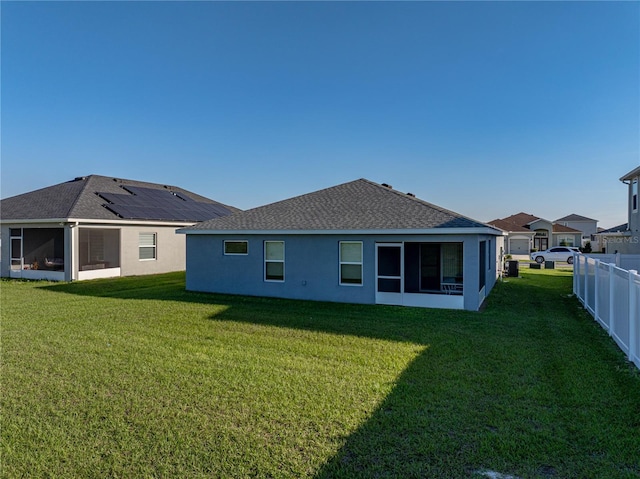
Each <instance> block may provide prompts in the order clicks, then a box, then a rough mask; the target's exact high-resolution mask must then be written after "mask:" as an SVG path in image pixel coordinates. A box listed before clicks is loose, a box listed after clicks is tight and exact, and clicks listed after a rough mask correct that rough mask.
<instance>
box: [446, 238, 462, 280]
mask: <svg viewBox="0 0 640 479" xmlns="http://www.w3.org/2000/svg"><path fill="white" fill-rule="evenodd" d="M441 251H442V279H443V280H444V281H445V282H451V283H462V271H463V269H462V268H463V266H462V243H443V244H442V246H441Z"/></svg>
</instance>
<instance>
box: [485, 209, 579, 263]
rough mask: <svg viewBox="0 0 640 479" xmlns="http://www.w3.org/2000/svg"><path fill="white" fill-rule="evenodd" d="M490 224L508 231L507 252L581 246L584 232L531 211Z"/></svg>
mask: <svg viewBox="0 0 640 479" xmlns="http://www.w3.org/2000/svg"><path fill="white" fill-rule="evenodd" d="M488 224H490V225H492V226H495V227H496V228H500V229H501V230H503V231H505V232H506V233H507V239H506V241H505V253H507V254H526V255H528V254H529V252H531V251H532V250H537V251H543V250H546V249H548V248H551V247H553V246H580V245H581V242H582V232H581V231H578V230H577V229H574V228H571V227H569V226H564V225H562V224H558V223H554V222H551V221H548V220H545V219H543V218H539V217H537V216H534V215H531V214H529V213H517V214H515V215H511V216H508V217H506V218H502V219H497V220H493V221H489V223H488Z"/></svg>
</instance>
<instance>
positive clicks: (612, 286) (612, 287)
mask: <svg viewBox="0 0 640 479" xmlns="http://www.w3.org/2000/svg"><path fill="white" fill-rule="evenodd" d="M615 268H616V265H615V264H612V263H609V324H608V325H607V326H608V328H609V336H612V335H613V333H612V331H613V323H614V321H613V315H614V314H615V308H614V302H613V296H614V292H615V290H616V288H615V276H614V275H615Z"/></svg>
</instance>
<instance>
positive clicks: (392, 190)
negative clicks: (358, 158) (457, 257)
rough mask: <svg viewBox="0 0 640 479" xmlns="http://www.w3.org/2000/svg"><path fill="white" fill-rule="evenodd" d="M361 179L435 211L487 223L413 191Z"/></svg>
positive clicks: (478, 222)
mask: <svg viewBox="0 0 640 479" xmlns="http://www.w3.org/2000/svg"><path fill="white" fill-rule="evenodd" d="M361 179H362V180H364V181H366V182H368V183H370V184H372V185H375V186H377V187H379V188H383V189H384V190H385V191H390V192H392V193H395V194H396V195H398V196H401V197H402V198H407V199H409V200H412V201H416V202H418V203H420V204H422V205H424V206H427V207H429V208H433V209H434V210H437V211H439V212H441V213H446V214H449V215H452V216H455V217H457V218H464V219H466V220H469V221H472V222H474V223H477V224H482V225H488V223H483V222H481V221H478V220H475V219H473V218H471V217H469V216H465V215H462V214H460V213H457V212H455V211H453V210H450V209H447V208H443V207H442V206H438V205H436V204H434V203H431V202H429V201H426V200H423V199H422V198H418V197H417V196H415V195H414V194H413V193H411V194H409V193H403V192H402V191H400V190H396V189H394V188H393V187H392V186H388V187H387V186H384V184H380V183H376V182H374V181H371V180H368V179H366V178H361ZM356 181H357V180H356Z"/></svg>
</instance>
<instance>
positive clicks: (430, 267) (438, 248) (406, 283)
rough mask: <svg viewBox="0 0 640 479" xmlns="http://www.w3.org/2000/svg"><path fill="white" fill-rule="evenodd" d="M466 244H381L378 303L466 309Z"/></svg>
mask: <svg viewBox="0 0 640 479" xmlns="http://www.w3.org/2000/svg"><path fill="white" fill-rule="evenodd" d="M463 246H464V245H463V243H462V242H451V243H449V242H445V243H436V242H420V243H419V242H403V243H377V244H376V250H377V251H376V259H377V267H376V271H377V281H376V283H377V284H376V302H377V303H381V304H404V305H411V306H429V307H446V308H452V309H463V308H464V297H463V294H464V261H463V259H464V258H463V249H464V248H463Z"/></svg>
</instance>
